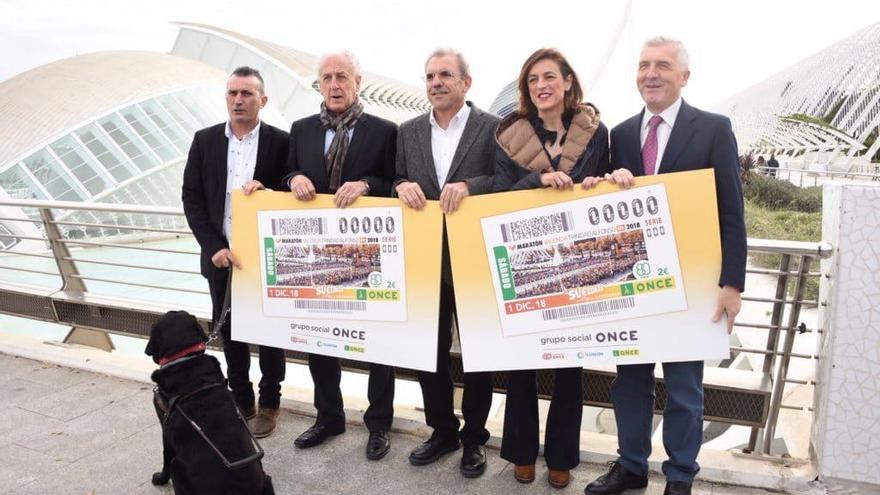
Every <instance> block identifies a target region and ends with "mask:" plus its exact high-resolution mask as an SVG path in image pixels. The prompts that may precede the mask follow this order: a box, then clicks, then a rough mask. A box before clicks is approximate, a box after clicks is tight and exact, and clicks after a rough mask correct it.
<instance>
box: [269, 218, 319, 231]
mask: <svg viewBox="0 0 880 495" xmlns="http://www.w3.org/2000/svg"><path fill="white" fill-rule="evenodd" d="M325 233H327V219H326V218H322V217H311V218H273V219H272V235H323V234H325Z"/></svg>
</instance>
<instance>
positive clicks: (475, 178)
mask: <svg viewBox="0 0 880 495" xmlns="http://www.w3.org/2000/svg"><path fill="white" fill-rule="evenodd" d="M467 105H468V106H469V107H471V113H470V115H469V116H468V120H467V123H466V124H465V126H464V132H463V133H462V135H461V141H459V142H458V148H457V149H456V150H455V155H454V156H453V157H452V164H451V165H450V166H449V174H448V175H447V176H446V182H462V181H464V182H466V183H467V186H468V191H469V192H470V194H471V195H476V194H485V193H489V192H492V174H493V173H494V171H495V161H494V160H495V158H494V157H495V154H494V153H495V128H496V127H497V125H498V117H496V116H494V115H492V114H490V113H486V112H484V111H482V110H480V109H479V108H477V106H476V105H474V104H473V103H471V102H467ZM404 181H410V182H417V183H418V184H419V186H421V188H422V191H423V192H424V193H425V197H426V198H428V199H433V200H437V199H440V184H438V183H437V172H436V169H435V168H434V155H433V153H432V152H431V121H430V120H429V114H427V113H426V114H423V115H419V116H418V117H416V118H414V119H410V120H408V121H406V122H404V123H403V124H401V125H400V130H399V131H398V133H397V177H396V179H395V181H394V187H397V185H398V184H400V183H401V182H404ZM391 194H392V195H393V196H397V193H396V192H395V191H394V189H393V188H392V193H391Z"/></svg>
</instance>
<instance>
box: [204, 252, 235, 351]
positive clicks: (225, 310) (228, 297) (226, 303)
mask: <svg viewBox="0 0 880 495" xmlns="http://www.w3.org/2000/svg"><path fill="white" fill-rule="evenodd" d="M226 270H227V271H228V274H227V276H226V294H225V295H224V296H223V307H222V309H221V310H220V317H219V318H217V322H216V323H214V326H213V327H212V328H211V334H210V335H208V342H207V343H208V344H210V343H211V342H212V341H214V340H216V339H217V337H219V336H220V327H222V326H223V325H224V324H225V323H226V319H227V318H229V312H230V311H231V310H232V267H231V266H230V267H228V268H227V269H226Z"/></svg>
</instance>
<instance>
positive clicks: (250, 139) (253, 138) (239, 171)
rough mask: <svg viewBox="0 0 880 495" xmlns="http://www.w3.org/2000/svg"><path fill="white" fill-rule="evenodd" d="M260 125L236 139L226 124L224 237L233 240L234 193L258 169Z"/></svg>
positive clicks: (251, 177) (258, 123)
mask: <svg viewBox="0 0 880 495" xmlns="http://www.w3.org/2000/svg"><path fill="white" fill-rule="evenodd" d="M260 124H261V122H257V126H256V127H254V128H253V130H251V132H249V133H247V134H245V135H244V137H243V138H242V139H238V138H237V137H235V134H234V133H233V132H232V127H231V126H230V125H229V122H226V137H227V138H228V139H229V151H228V152H227V154H226V204H225V207H224V210H223V235H224V236H226V240H227V241H228V242H231V240H232V191H234V190H235V189H239V188H241V187H242V186H244V185H245V184H247V183H248V182H249V181H251V180H253V178H254V170H255V169H256V168H257V147H258V146H259V145H260Z"/></svg>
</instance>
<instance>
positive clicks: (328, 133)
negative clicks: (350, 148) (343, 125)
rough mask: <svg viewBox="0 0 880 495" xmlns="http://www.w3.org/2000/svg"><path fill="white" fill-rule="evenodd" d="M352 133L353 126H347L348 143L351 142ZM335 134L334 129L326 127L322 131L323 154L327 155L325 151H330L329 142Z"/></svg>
mask: <svg viewBox="0 0 880 495" xmlns="http://www.w3.org/2000/svg"><path fill="white" fill-rule="evenodd" d="M353 135H354V126H351V127H349V128H348V143H349V145H350V144H351V136H353ZM335 136H336V129H327V131H326V132H324V156H325V157H326V156H327V153H330V143H332V142H333V138H334V137H335Z"/></svg>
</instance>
